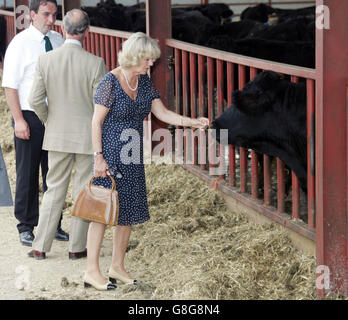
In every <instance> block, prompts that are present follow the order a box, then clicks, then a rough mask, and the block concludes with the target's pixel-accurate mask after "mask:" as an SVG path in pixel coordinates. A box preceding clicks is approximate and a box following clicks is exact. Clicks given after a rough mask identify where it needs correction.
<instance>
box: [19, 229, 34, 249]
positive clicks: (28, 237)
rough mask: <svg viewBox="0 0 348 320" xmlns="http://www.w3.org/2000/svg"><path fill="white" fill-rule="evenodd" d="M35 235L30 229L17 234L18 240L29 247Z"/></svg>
mask: <svg viewBox="0 0 348 320" xmlns="http://www.w3.org/2000/svg"><path fill="white" fill-rule="evenodd" d="M34 239H35V237H34V235H33V232H32V231H23V232H21V233H20V234H19V241H20V242H21V244H22V245H24V246H28V247H31V245H32V244H33V241H34Z"/></svg>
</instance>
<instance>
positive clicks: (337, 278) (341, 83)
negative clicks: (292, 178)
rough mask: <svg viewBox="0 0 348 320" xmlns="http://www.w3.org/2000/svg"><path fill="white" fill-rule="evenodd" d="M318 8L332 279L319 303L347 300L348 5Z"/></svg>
mask: <svg viewBox="0 0 348 320" xmlns="http://www.w3.org/2000/svg"><path fill="white" fill-rule="evenodd" d="M316 4H317V6H324V7H321V8H324V10H326V11H323V12H322V13H321V16H320V17H321V18H323V19H324V23H321V22H322V21H323V19H320V17H319V19H318V22H319V23H318V24H317V29H316V70H317V72H318V76H317V81H316V124H315V133H316V135H315V136H316V141H315V154H316V157H315V160H316V166H315V173H316V182H315V190H316V254H317V265H318V266H321V268H320V269H319V270H321V271H323V272H326V273H329V275H330V282H329V283H323V281H321V283H319V286H318V285H317V290H318V295H319V297H323V296H324V295H325V293H326V291H328V290H329V291H332V292H340V293H341V294H343V295H346V296H348V265H347V262H348V259H347V258H348V248H347V242H348V229H347V224H348V222H347V220H348V216H347V211H348V210H347V209H348V204H347V188H348V159H347V153H348V145H347V130H348V125H347V109H348V108H347V87H346V79H347V78H348V63H347V57H348V42H347V34H348V25H347V23H346V22H347V12H348V1H342V0H317V1H316ZM325 8H326V9H325ZM318 16H319V15H318ZM328 19H329V20H328ZM328 21H329V25H328V24H327V23H328ZM327 28H329V29H327ZM318 276H321V277H322V278H325V275H324V276H323V275H322V272H321V273H320V274H319V273H318ZM318 279H319V280H320V278H317V280H318ZM319 282H320V281H319Z"/></svg>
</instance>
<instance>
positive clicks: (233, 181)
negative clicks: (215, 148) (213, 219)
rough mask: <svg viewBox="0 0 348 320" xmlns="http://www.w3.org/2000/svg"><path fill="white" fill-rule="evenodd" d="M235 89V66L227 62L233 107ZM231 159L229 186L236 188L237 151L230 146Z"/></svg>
mask: <svg viewBox="0 0 348 320" xmlns="http://www.w3.org/2000/svg"><path fill="white" fill-rule="evenodd" d="M233 88H234V65H233V63H231V62H227V105H228V107H230V106H231V105H232V91H233ZM228 155H229V156H228V158H229V185H230V186H231V187H235V186H236V150H235V147H234V146H232V145H229V146H228Z"/></svg>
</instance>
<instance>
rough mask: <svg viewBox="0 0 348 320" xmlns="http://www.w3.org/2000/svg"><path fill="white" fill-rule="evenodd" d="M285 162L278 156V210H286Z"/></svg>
mask: <svg viewBox="0 0 348 320" xmlns="http://www.w3.org/2000/svg"><path fill="white" fill-rule="evenodd" d="M284 172H285V164H284V162H283V161H281V160H280V159H279V158H277V210H278V212H284V211H285V201H284V199H285V179H284Z"/></svg>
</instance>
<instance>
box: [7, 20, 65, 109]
mask: <svg viewBox="0 0 348 320" xmlns="http://www.w3.org/2000/svg"><path fill="white" fill-rule="evenodd" d="M44 36H45V35H44V34H42V33H41V32H40V31H39V30H38V29H36V28H35V27H34V26H33V25H32V24H31V25H30V26H29V28H27V29H25V30H23V31H22V32H20V33H19V34H17V35H16V36H15V37H14V38H13V39H12V41H11V42H10V44H9V45H8V47H7V50H6V53H5V59H4V67H3V75H2V86H3V87H7V88H12V89H17V90H18V95H19V102H20V105H21V109H22V110H30V111H34V110H33V109H32V108H31V107H30V106H29V103H28V97H29V94H30V90H31V86H32V84H33V80H34V75H35V69H36V63H37V60H38V57H39V56H40V55H42V54H44V53H45V52H46V50H45V40H44ZM46 36H48V37H49V39H50V41H51V43H52V47H53V49H56V48H58V47H60V46H61V45H62V44H63V43H64V39H63V37H62V36H61V35H60V33H58V32H55V31H51V30H50V31H48V32H47V34H46Z"/></svg>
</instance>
